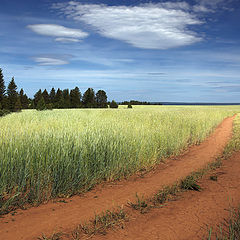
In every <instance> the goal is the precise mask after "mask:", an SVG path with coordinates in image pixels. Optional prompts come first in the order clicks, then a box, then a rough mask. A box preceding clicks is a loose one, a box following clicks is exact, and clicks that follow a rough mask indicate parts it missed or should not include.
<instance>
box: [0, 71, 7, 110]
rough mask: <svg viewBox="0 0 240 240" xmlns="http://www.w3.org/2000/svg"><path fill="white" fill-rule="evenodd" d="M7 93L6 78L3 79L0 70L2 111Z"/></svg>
mask: <svg viewBox="0 0 240 240" xmlns="http://www.w3.org/2000/svg"><path fill="white" fill-rule="evenodd" d="M5 91H6V87H5V82H4V78H3V73H2V69H1V68H0V103H1V107H0V109H2V108H3V105H4V104H3V99H4V96H5Z"/></svg>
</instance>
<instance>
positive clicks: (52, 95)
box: [49, 88, 56, 104]
mask: <svg viewBox="0 0 240 240" xmlns="http://www.w3.org/2000/svg"><path fill="white" fill-rule="evenodd" d="M55 96H56V91H55V89H54V88H52V89H51V91H50V94H49V98H50V102H51V103H52V104H54V103H55Z"/></svg>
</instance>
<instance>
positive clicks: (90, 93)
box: [83, 88, 97, 108]
mask: <svg viewBox="0 0 240 240" xmlns="http://www.w3.org/2000/svg"><path fill="white" fill-rule="evenodd" d="M83 106H84V107H86V108H95V107H96V106H97V103H96V97H95V92H94V90H93V89H92V88H88V89H87V91H86V92H85V93H84V94H83Z"/></svg>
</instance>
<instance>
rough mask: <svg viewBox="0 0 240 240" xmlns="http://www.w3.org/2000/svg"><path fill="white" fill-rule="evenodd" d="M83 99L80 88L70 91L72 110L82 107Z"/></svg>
mask: <svg viewBox="0 0 240 240" xmlns="http://www.w3.org/2000/svg"><path fill="white" fill-rule="evenodd" d="M81 98H82V94H81V92H80V90H79V88H78V87H75V88H74V89H72V90H71V91H70V103H71V108H79V107H81Z"/></svg>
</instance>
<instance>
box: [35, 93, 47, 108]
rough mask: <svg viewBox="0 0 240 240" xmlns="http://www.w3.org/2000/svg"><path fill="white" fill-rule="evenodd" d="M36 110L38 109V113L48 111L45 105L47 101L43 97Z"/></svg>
mask: <svg viewBox="0 0 240 240" xmlns="http://www.w3.org/2000/svg"><path fill="white" fill-rule="evenodd" d="M36 109H37V110H38V111H42V110H46V104H45V101H44V98H43V96H42V97H41V99H40V100H39V101H38V104H37V107H36Z"/></svg>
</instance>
